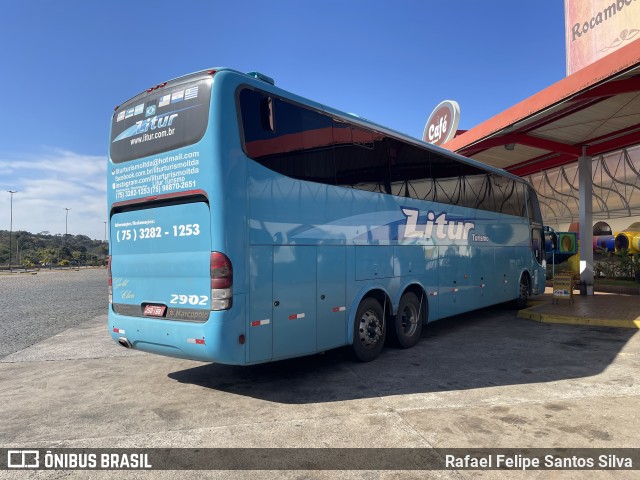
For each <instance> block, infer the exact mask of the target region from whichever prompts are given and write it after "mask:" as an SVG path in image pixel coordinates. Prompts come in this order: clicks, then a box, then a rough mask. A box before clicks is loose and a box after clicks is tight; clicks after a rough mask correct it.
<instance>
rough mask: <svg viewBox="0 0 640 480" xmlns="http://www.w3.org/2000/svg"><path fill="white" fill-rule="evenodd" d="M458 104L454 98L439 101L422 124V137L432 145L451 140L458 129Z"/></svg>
mask: <svg viewBox="0 0 640 480" xmlns="http://www.w3.org/2000/svg"><path fill="white" fill-rule="evenodd" d="M459 122H460V106H459V105H458V102H455V101H454V100H445V101H443V102H440V103H439V104H438V106H437V107H436V108H435V109H434V110H433V112H432V113H431V116H430V117H429V120H427V124H426V125H425V126H424V132H423V133H422V139H423V140H424V141H425V142H427V143H431V144H433V145H442V144H443V143H446V142H448V141H449V140H451V139H452V138H453V137H454V135H455V134H456V131H457V130H458V123H459Z"/></svg>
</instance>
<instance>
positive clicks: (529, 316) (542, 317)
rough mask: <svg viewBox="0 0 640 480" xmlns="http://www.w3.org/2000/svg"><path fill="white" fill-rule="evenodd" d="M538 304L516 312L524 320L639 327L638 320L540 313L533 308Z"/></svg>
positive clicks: (639, 322)
mask: <svg viewBox="0 0 640 480" xmlns="http://www.w3.org/2000/svg"><path fill="white" fill-rule="evenodd" d="M540 303H541V304H543V305H544V304H547V302H540ZM539 306H540V305H534V306H533V307H528V308H525V309H523V310H520V311H519V312H518V318H523V319H526V320H534V321H536V322H541V323H563V324H566V325H589V326H598V327H615V328H634V329H636V330H638V329H640V320H638V319H636V320H614V319H610V318H587V317H575V316H570V315H555V314H547V313H540V312H536V311H534V309H535V308H537V307H539Z"/></svg>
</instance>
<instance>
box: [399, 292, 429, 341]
mask: <svg viewBox="0 0 640 480" xmlns="http://www.w3.org/2000/svg"><path fill="white" fill-rule="evenodd" d="M424 313H425V312H424V308H423V307H422V302H421V301H420V299H419V298H418V296H417V295H416V294H415V293H413V292H406V293H405V294H404V295H402V297H401V298H400V305H399V306H398V313H397V315H396V318H395V322H394V325H393V327H394V328H392V329H391V330H390V331H391V332H392V336H393V339H394V340H395V342H396V343H397V344H398V345H400V346H401V347H402V348H411V347H413V346H414V345H415V344H416V343H418V341H419V340H420V335H422V323H423V319H424Z"/></svg>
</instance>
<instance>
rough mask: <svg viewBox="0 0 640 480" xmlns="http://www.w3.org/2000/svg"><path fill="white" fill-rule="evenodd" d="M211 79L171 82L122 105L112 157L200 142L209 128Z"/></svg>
mask: <svg viewBox="0 0 640 480" xmlns="http://www.w3.org/2000/svg"><path fill="white" fill-rule="evenodd" d="M210 99H211V80H210V79H209V78H207V79H202V80H197V81H192V82H188V83H182V84H179V85H170V86H167V87H164V88H161V89H158V90H155V91H153V92H150V93H144V94H142V95H138V96H137V97H135V98H134V99H132V100H129V101H128V102H127V103H125V104H124V105H122V106H121V107H119V108H118V109H117V110H116V112H115V113H114V115H113V120H112V123H111V144H110V153H111V160H113V161H114V162H116V163H119V162H124V161H127V160H132V159H135V158H141V157H146V156H148V155H154V154H158V153H162V152H166V151H169V150H174V149H176V148H180V147H185V146H187V145H191V144H193V143H195V142H197V141H199V140H200V139H201V138H202V136H203V135H204V132H205V131H206V130H207V123H208V118H209V103H210Z"/></svg>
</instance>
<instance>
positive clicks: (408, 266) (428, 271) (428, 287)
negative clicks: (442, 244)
mask: <svg viewBox="0 0 640 480" xmlns="http://www.w3.org/2000/svg"><path fill="white" fill-rule="evenodd" d="M393 251H394V256H395V266H394V272H395V276H396V277H413V278H415V279H416V280H417V281H418V282H420V284H421V285H422V287H423V288H424V290H425V295H426V301H427V303H428V309H427V315H428V316H427V321H431V320H436V319H437V318H438V296H437V295H434V293H435V294H437V293H438V278H439V275H438V260H437V257H436V252H437V247H435V246H433V245H397V246H395V247H394V249H393ZM402 280H403V281H402V284H403V285H405V284H406V283H411V279H409V278H407V279H405V278H403V279H402ZM402 293H403V291H402V290H400V291H398V292H396V294H395V296H394V301H395V302H396V303H399V301H400V296H401V295H402Z"/></svg>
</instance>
